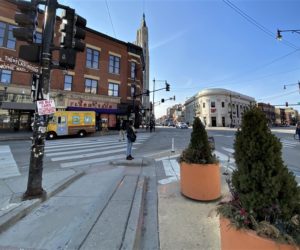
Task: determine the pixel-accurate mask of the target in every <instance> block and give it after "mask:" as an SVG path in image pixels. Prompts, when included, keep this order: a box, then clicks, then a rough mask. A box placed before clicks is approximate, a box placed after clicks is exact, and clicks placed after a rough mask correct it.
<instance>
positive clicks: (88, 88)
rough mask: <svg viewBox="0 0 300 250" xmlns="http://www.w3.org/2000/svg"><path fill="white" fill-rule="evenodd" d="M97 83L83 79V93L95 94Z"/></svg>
mask: <svg viewBox="0 0 300 250" xmlns="http://www.w3.org/2000/svg"><path fill="white" fill-rule="evenodd" d="M97 88H98V81H97V80H93V79H85V93H91V94H96V93H97Z"/></svg>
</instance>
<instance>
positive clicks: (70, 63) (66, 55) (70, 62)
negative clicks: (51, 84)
mask: <svg viewBox="0 0 300 250" xmlns="http://www.w3.org/2000/svg"><path fill="white" fill-rule="evenodd" d="M75 62H76V51H75V50H73V49H68V48H67V49H65V48H61V49H60V50H59V66H60V67H63V68H66V69H74V68H75Z"/></svg>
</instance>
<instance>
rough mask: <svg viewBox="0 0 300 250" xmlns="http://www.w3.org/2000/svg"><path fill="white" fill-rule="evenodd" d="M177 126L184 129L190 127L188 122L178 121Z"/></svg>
mask: <svg viewBox="0 0 300 250" xmlns="http://www.w3.org/2000/svg"><path fill="white" fill-rule="evenodd" d="M176 128H182V129H184V128H189V127H188V125H187V124H186V123H184V122H178V123H177V124H176Z"/></svg>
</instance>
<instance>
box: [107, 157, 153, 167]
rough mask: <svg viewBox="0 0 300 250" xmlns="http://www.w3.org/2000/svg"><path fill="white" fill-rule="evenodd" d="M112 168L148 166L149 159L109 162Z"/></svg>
mask: <svg viewBox="0 0 300 250" xmlns="http://www.w3.org/2000/svg"><path fill="white" fill-rule="evenodd" d="M110 164H111V165H114V166H127V167H141V166H142V167H143V166H148V165H149V164H150V159H145V158H136V159H135V160H131V161H128V160H115V161H111V162H110Z"/></svg>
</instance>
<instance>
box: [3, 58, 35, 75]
mask: <svg viewBox="0 0 300 250" xmlns="http://www.w3.org/2000/svg"><path fill="white" fill-rule="evenodd" d="M0 69H3V70H12V71H19V72H24V73H36V74H38V73H39V72H40V69H39V67H37V66H35V65H32V64H30V63H28V62H26V61H25V60H22V59H20V58H16V57H13V56H8V55H5V56H2V57H0Z"/></svg>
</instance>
